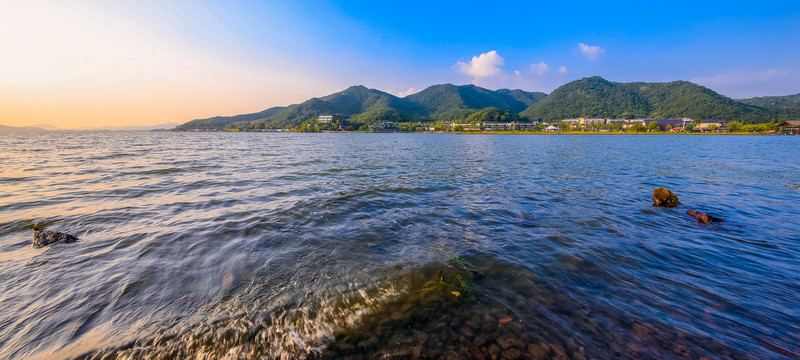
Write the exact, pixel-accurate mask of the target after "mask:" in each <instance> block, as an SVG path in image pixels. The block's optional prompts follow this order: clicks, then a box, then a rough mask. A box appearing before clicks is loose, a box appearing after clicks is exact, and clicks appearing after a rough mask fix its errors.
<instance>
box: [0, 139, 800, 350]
mask: <svg viewBox="0 0 800 360" xmlns="http://www.w3.org/2000/svg"><path fill="white" fill-rule="evenodd" d="M799 145H800V137H779V136H773V137H764V136H611V135H609V136H579V135H576V136H555V135H550V136H534V135H531V136H504V135H500V136H495V135H444V134H313V135H312V134H268V133H261V134H252V133H250V134H230V133H212V134H194V133H144V132H142V133H137V132H50V133H43V134H26V135H9V134H0V164H1V165H0V166H2V168H0V358H4V359H6V358H10V359H30V358H33V359H36V358H40V359H59V358H80V359H117V358H118V359H146V358H159V359H163V358H176V359H183V358H194V359H217V358H227V359H235V358H267V359H272V358H285V359H293V358H330V359H334V358H345V357H350V358H383V357H387V356H388V357H392V358H438V357H441V358H445V357H448V358H476V359H481V358H486V359H489V358H492V356H495V357H499V358H503V357H505V358H521V359H530V358H553V359H584V358H587V359H592V358H599V359H610V358H650V359H670V358H675V359H678V358H681V359H682V358H701V357H704V356H706V357H709V358H715V359H716V358H719V359H727V358H731V359H797V358H800V345H799V344H800V265H798V264H800V223H798V219H800V185H798V184H800V159H798V158H797V151H798V149H800V146H799ZM657 186H663V187H667V188H669V189H671V190H673V191H674V192H675V193H676V194H677V195H678V196H679V198H680V200H681V202H682V203H683V205H682V206H680V207H678V208H675V209H667V208H657V207H653V206H652V201H651V200H650V194H651V192H652V190H653V188H654V187H657ZM690 208H691V209H696V210H700V211H703V212H708V213H710V214H712V215H714V216H717V217H721V218H723V219H725V222H723V223H718V224H715V225H702V224H699V223H697V222H696V221H695V220H694V219H693V218H691V217H689V216H688V215H686V214H685V211H686V210H687V209H690ZM36 224H38V225H45V226H46V227H47V228H48V229H51V230H60V231H65V232H69V233H72V234H74V235H77V236H78V237H79V238H80V239H81V240H80V241H79V242H77V243H73V244H55V245H52V246H49V247H45V248H42V249H32V248H31V247H30V241H31V239H32V230H31V229H32V228H33V227H34V226H35V225H36Z"/></svg>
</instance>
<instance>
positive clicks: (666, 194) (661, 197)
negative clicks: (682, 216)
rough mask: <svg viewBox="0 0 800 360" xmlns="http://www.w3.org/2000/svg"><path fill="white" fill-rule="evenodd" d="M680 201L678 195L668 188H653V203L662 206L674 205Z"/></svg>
mask: <svg viewBox="0 0 800 360" xmlns="http://www.w3.org/2000/svg"><path fill="white" fill-rule="evenodd" d="M680 203H681V202H680V201H678V197H677V196H675V194H673V193H672V191H669V190H668V189H665V188H661V187H657V188H655V189H653V205H655V206H662V207H676V206H678V205H679V204H680Z"/></svg>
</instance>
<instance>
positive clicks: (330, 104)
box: [253, 85, 424, 128]
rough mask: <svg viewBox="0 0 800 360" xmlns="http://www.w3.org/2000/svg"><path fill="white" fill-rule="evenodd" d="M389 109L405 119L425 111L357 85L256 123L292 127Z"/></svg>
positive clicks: (416, 116) (384, 93)
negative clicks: (324, 118) (322, 117)
mask: <svg viewBox="0 0 800 360" xmlns="http://www.w3.org/2000/svg"><path fill="white" fill-rule="evenodd" d="M388 110H393V111H394V112H396V113H397V114H399V119H401V120H402V121H412V120H415V119H417V118H419V117H420V116H421V115H423V114H424V109H422V107H420V106H419V105H418V104H416V103H414V102H411V101H408V100H407V99H405V98H399V97H397V96H394V95H392V94H389V93H386V92H383V91H380V90H375V89H368V88H366V87H364V86H362V85H357V86H351V87H349V88H347V89H346V90H344V91H340V92H337V93H333V94H331V95H328V96H324V97H321V98H312V99H310V100H306V101H304V102H302V103H300V104H296V105H292V106H289V107H288V108H286V110H284V111H282V112H280V113H278V114H276V115H273V116H270V117H267V118H263V119H260V120H256V121H254V122H253V126H255V127H256V128H265V127H266V128H290V127H295V126H297V125H299V124H300V123H302V122H303V121H305V120H308V119H312V118H316V117H317V116H319V115H336V116H338V117H341V118H344V119H349V118H350V117H353V116H355V115H359V114H364V113H375V114H379V113H381V112H382V111H388ZM373 120H374V119H373Z"/></svg>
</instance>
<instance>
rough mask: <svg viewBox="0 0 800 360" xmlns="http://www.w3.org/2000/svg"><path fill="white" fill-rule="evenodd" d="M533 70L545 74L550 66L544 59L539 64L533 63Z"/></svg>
mask: <svg viewBox="0 0 800 360" xmlns="http://www.w3.org/2000/svg"><path fill="white" fill-rule="evenodd" d="M531 70H532V71H533V72H535V73H537V74H539V75H544V73H546V72H548V71H549V70H550V67H549V66H547V64H546V63H545V62H544V61H542V62H540V63H538V64H531Z"/></svg>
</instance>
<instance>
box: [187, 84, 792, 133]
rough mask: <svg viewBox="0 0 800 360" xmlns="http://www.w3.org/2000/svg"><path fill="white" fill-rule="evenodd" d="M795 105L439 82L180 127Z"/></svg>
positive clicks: (744, 110)
mask: <svg viewBox="0 0 800 360" xmlns="http://www.w3.org/2000/svg"><path fill="white" fill-rule="evenodd" d="M798 102H800V94H798V95H792V96H785V97H767V98H753V99H743V100H738V101H737V100H733V99H731V98H728V97H726V96H723V95H720V94H717V93H716V92H714V91H713V90H711V89H708V88H706V87H703V86H700V85H697V84H693V83H690V82H687V81H673V82H667V83H645V82H631V83H618V82H611V81H608V80H606V79H603V78H601V77H599V76H595V77H589V78H583V79H580V80H576V81H573V82H570V83H567V84H564V85H562V86H561V87H559V88H558V89H556V90H554V91H553V92H552V93H550V94H549V95H546V94H544V93H541V92H528V91H524V90H519V89H516V90H510V89H500V90H489V89H484V88H482V87H478V86H475V85H461V86H457V85H453V84H440V85H433V86H430V87H428V88H426V89H425V90H422V91H420V92H418V93H416V94H413V95H409V96H406V97H403V98H400V97H397V96H394V95H392V94H389V93H386V92H383V91H380V90H376V89H369V88H366V87H364V86H361V85H358V86H351V87H349V88H347V89H346V90H344V91H340V92H337V93H333V94H330V95H327V96H324V97H320V98H312V99H309V100H306V101H304V102H302V103H300V104H295V105H291V106H288V107H275V108H270V109H267V110H264V111H261V112H258V113H253V114H243V115H236V116H217V117H213V118H208V119H197V120H192V121H190V122H188V123H185V124H183V125H180V126H179V127H178V129H179V130H196V129H209V130H214V129H217V130H221V129H225V128H240V129H281V128H293V127H295V126H297V125H299V124H301V123H303V122H304V121H306V120H309V119H316V118H317V117H318V116H319V115H335V116H337V117H338V118H339V119H341V120H345V121H347V122H348V123H351V124H355V125H369V124H373V123H376V122H381V121H395V122H433V121H463V120H466V119H467V118H469V117H470V116H472V115H474V114H476V112H477V111H478V110H480V109H486V108H493V109H495V108H496V109H498V110H500V111H503V112H507V113H509V114H514V115H515V117H514V118H518V119H520V120H521V121H531V120H545V121H558V120H562V119H566V118H576V117H603V118H642V117H651V118H660V119H664V118H682V117H689V118H692V119H698V118H700V119H718V120H728V121H733V120H738V121H741V122H744V123H761V122H769V121H770V120H772V119H787V118H789V119H796V118H800V105H798ZM517 115H518V116H517Z"/></svg>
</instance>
